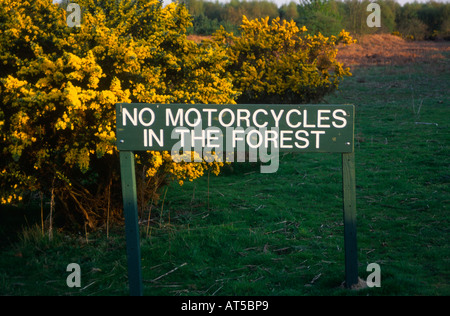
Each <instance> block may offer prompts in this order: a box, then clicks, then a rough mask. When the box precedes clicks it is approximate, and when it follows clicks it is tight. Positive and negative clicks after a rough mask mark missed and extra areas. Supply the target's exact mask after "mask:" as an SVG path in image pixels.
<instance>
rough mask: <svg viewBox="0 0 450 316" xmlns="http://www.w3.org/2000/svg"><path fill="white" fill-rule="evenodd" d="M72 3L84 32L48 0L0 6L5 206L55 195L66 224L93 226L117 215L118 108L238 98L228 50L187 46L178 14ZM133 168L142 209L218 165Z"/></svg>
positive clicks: (128, 2)
mask: <svg viewBox="0 0 450 316" xmlns="http://www.w3.org/2000/svg"><path fill="white" fill-rule="evenodd" d="M77 3H78V4H79V5H80V7H81V8H82V9H83V16H82V23H81V27H76V28H69V27H68V26H67V24H66V15H67V12H66V11H65V10H64V9H63V8H61V7H59V6H58V5H57V4H53V3H52V0H34V1H17V0H15V1H13V0H0V65H1V68H0V131H1V139H0V155H1V159H0V171H1V173H0V181H1V183H2V187H1V191H0V197H1V200H0V201H1V202H2V203H11V202H14V200H16V201H18V200H21V199H22V194H21V193H23V192H27V191H37V190H38V191H41V192H50V189H51V188H53V189H54V192H55V196H56V197H57V198H58V200H59V202H60V209H63V210H65V211H66V212H65V213H66V214H65V215H67V217H69V218H70V219H72V220H73V221H74V222H81V223H82V222H85V223H87V224H89V225H90V226H91V227H94V226H96V225H97V224H99V223H100V224H101V223H102V222H103V221H104V220H106V212H107V211H108V208H109V207H110V205H111V207H112V208H115V209H114V210H112V211H111V212H110V213H111V214H112V215H113V216H114V215H116V216H117V217H119V216H120V215H121V207H120V206H121V196H120V181H119V176H118V173H119V169H118V164H117V162H118V153H117V149H116V146H115V141H116V135H115V115H116V114H115V104H116V103H120V102H145V103H216V104H221V103H234V99H233V98H234V96H235V95H236V91H235V90H234V88H233V86H232V83H231V80H229V79H227V78H226V77H227V76H226V74H225V65H226V62H227V61H226V60H227V57H226V55H225V51H223V50H220V49H218V48H217V47H214V46H211V45H209V46H208V45H206V46H198V45H197V44H195V43H194V42H192V41H189V40H187V38H186V29H187V28H188V27H189V26H190V17H189V15H188V12H187V10H186V9H185V8H184V6H182V5H179V4H177V3H171V4H169V5H167V6H166V7H164V8H163V7H162V6H161V4H160V2H159V1H158V0H137V1H136V0H121V1H116V0H104V1H92V0H78V1H77ZM137 161H138V166H137V168H136V169H137V170H138V172H139V173H140V174H142V176H143V177H144V178H145V181H140V184H141V185H145V186H146V189H145V190H140V189H139V190H138V192H139V194H140V199H144V200H149V199H150V198H153V197H154V196H155V194H156V192H157V187H159V186H161V185H163V184H164V183H165V181H166V180H168V179H169V178H174V179H177V180H178V181H180V183H182V182H183V181H185V180H192V179H195V178H197V177H199V176H201V175H203V173H204V171H205V170H207V169H211V170H213V172H215V173H218V171H219V170H220V166H221V164H220V163H211V164H208V163H206V162H204V163H201V162H192V163H181V164H175V163H174V162H172V159H171V157H170V155H169V154H168V153H159V152H147V153H139V154H138V159H137ZM156 178H158V179H159V180H156ZM142 192H146V193H142ZM114 202H116V203H114ZM74 210H76V212H74Z"/></svg>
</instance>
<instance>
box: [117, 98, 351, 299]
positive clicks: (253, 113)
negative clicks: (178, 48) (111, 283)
mask: <svg viewBox="0 0 450 316" xmlns="http://www.w3.org/2000/svg"><path fill="white" fill-rule="evenodd" d="M116 135H117V148H118V150H119V151H120V169H121V178H122V194H123V204H124V215H125V230H126V239H127V258H128V279H129V286H130V294H131V295H142V294H143V287H142V274H141V259H140V258H141V255H140V238H139V226H138V210H137V194H136V179H135V177H136V176H135V166H134V152H135V151H148V150H156V151H162V150H169V151H171V153H172V154H173V155H175V156H176V155H178V154H179V153H180V151H183V152H184V151H195V152H197V153H198V154H199V156H200V157H202V156H203V159H206V158H205V157H207V155H208V153H211V150H214V152H215V153H219V155H218V156H219V157H222V158H223V160H222V161H229V160H228V159H229V157H231V161H234V158H233V157H235V155H234V153H236V152H237V153H238V154H239V153H241V154H242V153H249V152H252V153H253V154H255V153H256V154H258V153H259V154H260V157H265V159H266V158H267V157H272V159H274V158H276V159H278V156H277V155H278V153H279V152H326V153H341V154H342V188H343V190H342V191H343V217H344V249H345V284H346V287H348V288H351V287H352V286H353V285H355V284H357V283H358V261H357V242H356V191H355V190H356V189H355V188H356V185H355V158H354V106H353V105H311V104H301V105H274V104H270V105H262V104H247V105H209V104H208V105H199V104H195V105H193V104H192V105H190V104H145V103H119V104H117V105H116ZM269 148H270V154H269V153H268V152H269V151H268V149H269ZM230 153H231V154H232V155H231V156H230V155H229V154H230ZM223 154H225V155H223ZM175 156H172V158H174V157H175ZM189 156H190V155H189ZM216 157H217V155H216ZM224 157H226V158H224ZM261 160H262V159H261ZM238 161H242V160H238ZM276 167H278V162H277V164H276ZM275 171H276V170H272V171H265V172H275ZM262 172H263V171H262Z"/></svg>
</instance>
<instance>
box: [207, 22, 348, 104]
mask: <svg viewBox="0 0 450 316" xmlns="http://www.w3.org/2000/svg"><path fill="white" fill-rule="evenodd" d="M306 31H307V29H306V27H305V26H303V27H302V28H298V27H297V25H296V23H295V22H293V21H291V22H287V21H286V20H283V21H281V22H280V19H279V18H277V19H275V20H273V21H272V23H270V24H269V17H267V18H263V19H260V20H258V19H255V20H252V21H250V20H248V19H247V18H246V17H245V16H244V17H243V22H242V26H241V36H240V37H236V36H234V35H233V33H228V32H226V31H225V30H224V29H221V30H218V31H217V32H216V33H215V34H214V36H213V42H214V43H215V44H216V45H218V46H220V47H224V48H225V49H226V51H227V55H228V56H229V57H230V61H231V63H230V65H229V66H227V68H226V69H227V70H228V71H229V72H230V74H231V76H232V80H233V84H234V85H235V87H236V88H237V89H238V90H239V91H240V92H241V95H240V96H239V98H238V103H307V102H318V101H320V100H321V99H322V97H323V96H325V95H326V94H327V93H329V92H331V91H333V90H334V89H336V88H337V87H338V85H339V82H340V80H341V79H342V78H343V77H344V76H350V75H351V73H350V72H349V69H348V68H345V69H344V68H343V65H342V64H341V63H339V62H338V61H337V60H336V54H337V49H336V46H337V45H338V43H345V44H350V43H353V42H354V41H353V40H352V38H351V37H350V36H349V34H348V33H347V32H345V31H344V30H342V31H341V32H340V34H339V36H337V37H336V36H330V37H325V36H323V35H322V34H321V33H318V34H317V35H308V34H306Z"/></svg>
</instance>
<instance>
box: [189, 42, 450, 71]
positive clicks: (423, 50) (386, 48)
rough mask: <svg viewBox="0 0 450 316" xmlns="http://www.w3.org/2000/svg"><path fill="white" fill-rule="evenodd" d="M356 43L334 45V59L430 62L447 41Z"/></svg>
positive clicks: (374, 62)
mask: <svg viewBox="0 0 450 316" xmlns="http://www.w3.org/2000/svg"><path fill="white" fill-rule="evenodd" d="M210 38H211V36H201V35H189V36H188V39H190V40H192V41H194V42H196V43H201V42H202V41H203V40H205V39H210ZM357 40H358V42H357V43H356V44H352V45H348V46H344V45H339V46H338V56H337V59H338V60H339V61H340V62H342V63H343V64H344V65H345V66H373V65H404V64H409V63H415V62H421V63H431V62H433V60H436V59H441V58H444V55H443V54H442V53H443V52H445V51H450V42H448V41H443V42H437V41H436V42H434V41H407V40H404V39H403V38H401V37H398V36H394V35H391V34H372V35H364V36H361V37H358V38H357Z"/></svg>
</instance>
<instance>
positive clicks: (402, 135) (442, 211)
mask: <svg viewBox="0 0 450 316" xmlns="http://www.w3.org/2000/svg"><path fill="white" fill-rule="evenodd" d="M352 72H353V77H351V78H347V79H345V80H344V81H343V83H342V84H341V86H340V89H339V91H337V92H336V93H333V94H332V95H330V96H328V97H327V98H326V102H327V103H330V104H339V103H341V104H342V103H351V104H355V106H356V128H355V135H356V145H355V155H356V184H357V192H356V194H357V230H358V232H357V238H358V260H359V276H360V277H361V278H362V279H364V280H365V279H366V277H367V276H368V274H369V273H370V272H367V271H366V268H367V265H368V264H369V263H373V262H374V263H378V264H379V265H380V267H381V287H379V288H365V289H361V290H359V291H349V290H346V289H343V288H342V287H341V283H342V282H343V280H344V250H343V242H344V238H343V219H342V191H341V190H342V183H341V181H342V175H341V157H340V155H339V154H284V155H282V156H281V158H280V168H279V170H278V172H276V173H273V174H262V173H260V172H259V166H258V165H256V164H250V163H244V164H239V165H237V164H235V165H233V166H231V167H229V168H226V169H225V170H224V172H223V173H222V174H221V175H220V176H218V177H216V176H212V175H211V177H209V181H208V177H207V176H205V177H203V178H201V179H199V180H197V181H194V182H188V183H185V184H184V185H183V186H182V187H180V186H179V185H178V184H176V183H172V184H171V185H170V186H169V188H168V190H167V195H166V197H165V199H164V206H163V205H162V200H161V201H159V204H158V205H156V206H154V207H153V208H152V214H151V221H150V225H149V227H148V229H147V222H146V220H147V215H148V214H145V216H144V218H142V220H143V221H142V224H141V252H142V267H143V279H144V294H145V295H449V294H450V286H449V281H450V269H449V267H450V264H449V258H450V251H449V225H448V220H449V216H448V205H449V201H450V195H449V182H450V170H449V154H450V151H449V145H450V134H449V116H450V95H449V94H448V91H449V84H448V83H449V82H450V60H449V56H448V54H447V56H446V59H441V60H437V61H436V60H434V61H433V62H432V63H421V64H415V65H413V64H410V65H403V66H395V65H386V66H373V67H370V68H357V69H354V70H353V71H352ZM208 182H209V185H208ZM12 211H13V212H12ZM39 212H40V209H39V207H37V208H35V209H30V210H26V209H20V210H11V209H5V208H3V209H2V210H1V212H0V214H1V215H0V216H2V217H1V222H0V234H1V236H2V240H3V242H2V243H1V245H2V247H1V250H0V251H1V254H0V295H127V294H128V283H127V268H126V266H127V262H126V248H125V238H124V229H123V227H116V228H114V229H112V231H111V232H110V236H109V238H108V239H107V238H106V233H105V232H104V231H102V232H96V233H91V234H88V235H87V236H86V234H85V233H84V232H80V234H79V235H78V236H66V235H65V234H64V233H62V232H60V233H55V237H54V239H53V240H52V241H51V242H50V241H48V240H47V239H46V238H42V237H40V228H39V226H33V221H32V220H31V218H33V216H35V217H36V218H39ZM32 213H33V214H35V215H32ZM11 214H15V215H18V214H19V216H16V218H19V219H20V220H22V219H23V218H27V219H28V221H27V222H24V223H22V221H21V222H19V223H18V224H17V225H15V226H14V227H16V226H19V227H20V226H21V225H22V226H24V227H27V226H28V227H31V229H30V228H29V229H27V230H26V231H25V233H24V234H21V235H20V240H19V241H15V242H14V243H10V242H9V239H8V238H7V236H9V237H11V236H13V235H12V234H13V230H12V227H13V226H12V225H13V224H11V223H12V217H11ZM71 262H75V263H78V264H79V265H80V267H81V287H80V288H69V287H67V286H66V278H67V276H68V275H69V273H70V272H67V271H66V267H67V265H68V264H69V263H71Z"/></svg>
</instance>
